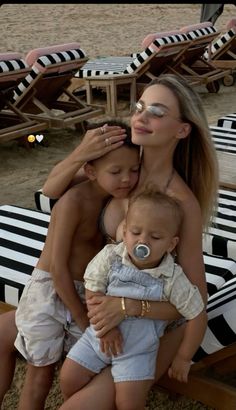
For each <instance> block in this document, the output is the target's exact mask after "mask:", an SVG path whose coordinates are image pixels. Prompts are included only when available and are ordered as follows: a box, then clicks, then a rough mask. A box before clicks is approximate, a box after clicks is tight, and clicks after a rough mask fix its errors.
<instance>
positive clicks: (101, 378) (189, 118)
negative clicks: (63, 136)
mask: <svg viewBox="0 0 236 410" xmlns="http://www.w3.org/2000/svg"><path fill="white" fill-rule="evenodd" d="M131 127H132V140H133V142H134V143H136V144H140V145H142V147H143V154H142V166H141V173H140V178H139V184H138V187H137V190H138V189H139V188H141V187H143V186H144V185H146V184H151V183H155V185H157V186H158V188H159V189H160V190H162V191H165V192H166V193H168V194H169V195H172V196H175V197H176V198H177V199H179V201H180V202H181V204H182V207H183V211H184V222H183V226H182V229H181V233H180V242H179V245H178V248H177V257H178V263H179V264H180V265H182V267H183V270H184V271H185V273H186V274H187V276H188V277H189V279H190V280H191V281H192V283H194V284H196V285H197V286H198V287H199V289H200V291H201V294H202V296H203V298H204V300H205V301H206V300H207V291H206V281H205V274H204V272H205V269H204V262H203V254H202V230H203V227H204V228H207V226H208V224H209V219H210V216H211V215H212V214H213V209H214V205H215V199H216V195H217V188H218V166H217V158H216V153H215V149H214V146H213V143H212V139H211V135H210V131H209V128H208V124H207V120H206V116H205V113H204V110H203V107H202V103H201V100H200V98H199V96H198V94H197V93H196V92H195V91H194V90H193V89H192V88H191V86H189V85H188V84H187V83H186V81H184V80H182V79H181V78H179V77H176V76H174V75H163V76H161V77H159V78H158V79H156V80H154V81H152V82H151V83H150V84H149V85H148V86H147V88H146V89H145V90H144V92H143V94H142V96H141V98H140V100H139V102H138V104H137V105H136V110H135V112H134V114H133V116H132V118H131ZM106 138H107V135H106V133H105V134H104V135H101V136H100V138H99V141H100V145H99V141H97V144H98V145H97V149H99V148H100V147H101V149H102V148H103V147H104V145H105V141H106ZM112 142H113V141H112ZM82 148H83V149H82ZM81 151H82V153H83V155H84V153H85V145H84V147H81ZM78 154H79V147H78V151H77V155H78ZM75 158H76V155H75V156H74V158H72V157H71V158H70V160H72V161H71V169H72V163H73V162H74V172H75V170H76V166H75V162H76V160H74V159H75ZM78 158H80V156H79V155H78ZM68 160H69V158H68V159H67V161H68ZM67 165H68V163H67V164H66V163H64V164H63V163H61V164H60V166H61V169H60V172H61V175H63V172H64V173H65V170H68V167H67ZM65 166H66V168H65ZM63 167H64V169H63ZM77 170H78V168H77ZM67 172H68V171H67ZM72 174H73V173H72V172H71V174H70V177H71V179H72V176H73V175H72ZM61 175H60V173H57V175H56V178H57V181H58V182H56V178H55V179H54V181H53V180H52V179H51V181H50V178H49V179H48V181H47V184H45V186H44V192H45V193H46V194H49V193H50V195H52V194H53V191H51V192H50V182H53V185H51V189H52V187H53V186H54V189H55V187H56V186H59V185H60V184H59V181H60V180H61ZM67 175H68V174H67ZM54 177H55V174H54ZM71 179H70V180H71ZM64 188H65V186H64ZM58 193H59V192H58V191H57V192H56V194H57V195H58ZM126 207H127V201H116V200H112V201H111V203H110V204H109V206H108V207H107V209H106V210H105V212H104V226H105V227H106V231H107V234H108V235H109V236H111V237H112V238H113V239H115V238H116V231H117V227H118V225H119V224H120V223H121V222H122V220H123V217H124V215H125V211H126ZM118 231H119V230H118ZM118 234H119V233H118ZM117 239H119V238H117ZM89 310H90V313H89V315H90V318H91V323H93V324H94V325H95V326H96V329H97V330H99V335H100V336H102V335H103V334H105V333H106V332H107V331H108V330H109V329H110V328H112V327H114V326H115V325H117V324H118V323H119V322H120V321H121V320H122V319H123V314H122V310H121V307H120V300H119V298H110V297H97V298H94V300H93V304H91V305H90V308H89ZM127 310H128V313H129V314H130V315H139V313H140V306H139V303H137V302H136V301H133V300H128V301H127ZM149 316H150V317H151V318H163V319H170V320H172V319H175V318H177V317H178V315H177V313H176V312H174V310H173V308H172V307H171V306H170V305H169V304H168V303H163V302H162V303H158V302H153V303H151V311H150V313H149ZM183 329H184V325H182V326H179V327H177V328H176V329H174V330H172V331H170V332H168V333H166V334H165V335H164V336H163V338H162V339H161V343H160V350H159V354H158V359H157V372H156V380H158V379H159V378H160V376H161V375H162V374H163V373H164V372H165V371H166V370H167V368H168V366H169V363H170V362H171V360H172V358H173V356H174V354H175V351H176V350H177V347H178V345H179V343H180V340H181V338H182V334H183ZM95 406H96V407H98V406H99V408H101V409H103V410H105V409H112V408H114V388H113V383H112V379H111V375H110V372H109V370H105V371H104V372H102V373H101V374H100V375H98V376H96V377H95V378H94V379H93V380H92V382H91V383H89V384H88V385H87V386H86V387H85V388H84V389H83V390H82V391H80V392H78V393H76V394H75V395H74V396H72V397H71V399H70V400H69V401H68V402H66V403H65V404H64V405H63V406H62V409H64V410H65V409H73V408H80V409H83V408H85V407H86V409H93V408H95Z"/></svg>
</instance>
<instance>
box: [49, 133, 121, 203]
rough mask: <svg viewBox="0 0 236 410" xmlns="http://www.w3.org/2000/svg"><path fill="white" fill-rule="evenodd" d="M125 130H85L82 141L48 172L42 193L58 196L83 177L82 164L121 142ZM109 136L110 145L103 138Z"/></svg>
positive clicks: (51, 196) (53, 196) (50, 196)
mask: <svg viewBox="0 0 236 410" xmlns="http://www.w3.org/2000/svg"><path fill="white" fill-rule="evenodd" d="M125 137H126V131H125V130H124V129H123V128H121V127H118V126H107V127H106V128H105V132H104V133H101V128H100V127H99V128H95V129H93V130H89V131H87V132H86V134H85V136H84V137H83V140H82V142H81V143H80V144H79V145H78V146H77V147H76V148H75V150H74V151H73V152H72V153H71V154H70V155H69V156H68V157H67V158H65V159H64V160H63V161H61V162H59V163H58V164H57V165H56V166H55V167H54V168H53V169H52V171H51V172H50V174H49V176H48V178H47V180H46V182H45V184H44V186H43V193H44V195H46V196H48V197H49V198H59V197H60V196H61V195H62V194H63V193H64V192H65V191H66V190H67V189H68V188H69V187H70V186H72V185H74V184H75V183H78V182H81V180H83V179H84V176H83V172H81V171H80V172H79V170H80V169H81V168H82V166H83V165H84V164H85V163H86V162H88V161H92V160H93V159H96V158H98V157H100V156H102V155H105V154H107V153H108V152H110V151H112V150H113V149H116V148H118V147H119V146H121V145H122V144H123V139H124V138H125ZM107 138H109V143H110V145H106V143H105V140H106V139H107Z"/></svg>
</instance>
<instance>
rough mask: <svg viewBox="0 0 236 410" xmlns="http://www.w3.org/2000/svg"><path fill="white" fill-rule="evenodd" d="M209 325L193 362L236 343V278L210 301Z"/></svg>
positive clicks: (229, 281)
mask: <svg viewBox="0 0 236 410" xmlns="http://www.w3.org/2000/svg"><path fill="white" fill-rule="evenodd" d="M207 314H208V325H207V329H206V333H205V336H204V339H203V341H202V343H201V346H200V348H199V349H198V351H197V352H196V354H195V356H194V358H193V361H194V362H197V361H199V360H201V359H202V358H203V357H205V356H207V355H209V354H211V353H214V352H217V351H218V350H221V349H222V348H224V347H226V346H229V345H230V344H232V343H235V342H236V276H235V277H233V278H232V279H230V280H228V281H227V282H226V283H225V284H224V285H223V286H222V287H221V288H220V289H219V290H218V292H216V293H214V294H213V295H212V296H210V297H209V299H208V304H207Z"/></svg>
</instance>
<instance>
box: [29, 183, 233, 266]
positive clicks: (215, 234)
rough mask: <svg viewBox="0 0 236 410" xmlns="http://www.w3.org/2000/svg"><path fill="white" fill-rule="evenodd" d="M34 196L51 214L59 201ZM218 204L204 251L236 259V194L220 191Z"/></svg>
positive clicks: (41, 206) (40, 206) (204, 244)
mask: <svg viewBox="0 0 236 410" xmlns="http://www.w3.org/2000/svg"><path fill="white" fill-rule="evenodd" d="M34 195H35V203H36V207H37V209H39V210H40V211H43V212H48V213H50V212H51V210H52V208H53V205H54V204H55V203H56V201H57V200H56V199H50V198H48V197H46V196H45V195H43V193H42V190H39V191H36V192H35V194H34ZM218 204H219V206H218V211H217V215H216V217H215V219H214V221H213V222H212V225H211V226H210V227H209V230H208V233H207V234H204V235H203V249H204V251H205V252H207V253H210V254H214V255H218V256H224V257H230V258H234V259H236V192H234V191H231V190H227V189H219V200H218Z"/></svg>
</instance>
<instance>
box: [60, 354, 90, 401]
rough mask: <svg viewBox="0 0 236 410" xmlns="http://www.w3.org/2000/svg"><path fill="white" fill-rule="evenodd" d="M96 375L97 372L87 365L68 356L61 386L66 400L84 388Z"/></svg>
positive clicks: (63, 368)
mask: <svg viewBox="0 0 236 410" xmlns="http://www.w3.org/2000/svg"><path fill="white" fill-rule="evenodd" d="M95 375H96V373H94V372H92V371H91V370H89V369H87V368H86V367H83V366H82V365H80V364H79V363H77V362H75V361H74V360H72V359H69V358H66V359H65V361H64V363H63V366H62V368H61V372H60V386H61V391H62V394H63V397H64V400H67V399H68V398H69V397H71V396H72V395H73V394H74V393H76V392H77V391H79V390H80V389H82V387H84V386H85V385H86V384H87V383H89V382H90V380H91V379H92V378H93V377H94V376H95Z"/></svg>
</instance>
